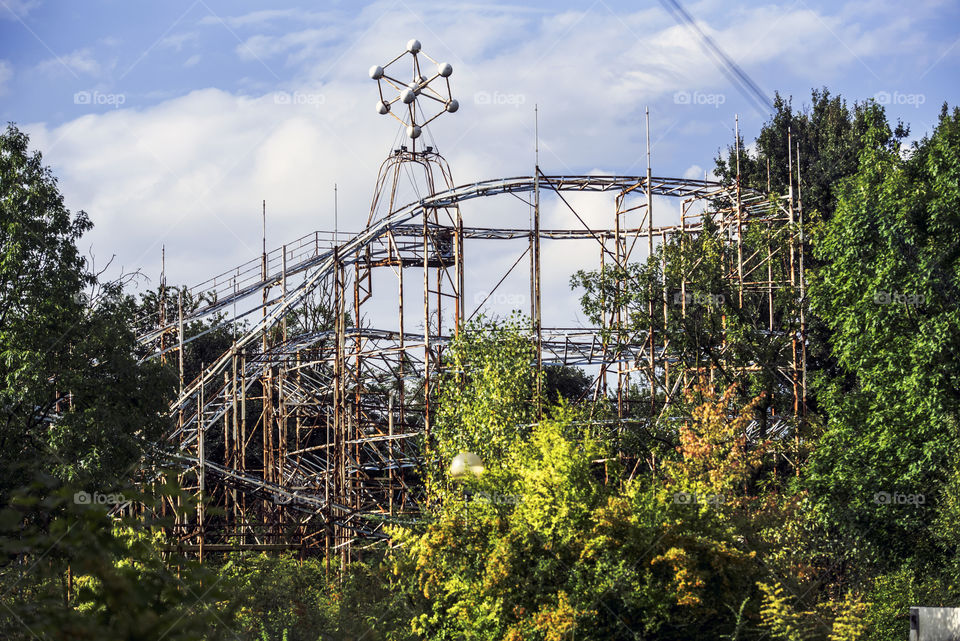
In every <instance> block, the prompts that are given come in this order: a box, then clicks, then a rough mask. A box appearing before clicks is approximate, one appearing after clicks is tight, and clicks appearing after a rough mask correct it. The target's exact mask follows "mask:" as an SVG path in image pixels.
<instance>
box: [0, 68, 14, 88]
mask: <svg viewBox="0 0 960 641" xmlns="http://www.w3.org/2000/svg"><path fill="white" fill-rule="evenodd" d="M11 78H13V65H12V64H10V63H9V62H7V61H6V60H0V96H2V95H3V94H5V93H7V83H8V82H10V79H11Z"/></svg>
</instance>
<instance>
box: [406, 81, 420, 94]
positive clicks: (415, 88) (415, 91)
mask: <svg viewBox="0 0 960 641" xmlns="http://www.w3.org/2000/svg"><path fill="white" fill-rule="evenodd" d="M407 89H409V90H410V91H412V92H413V95H415V96H419V95H420V89H422V87H421V86H420V84H419V83H418V82H417V81H416V80H414V81H413V82H409V83H407Z"/></svg>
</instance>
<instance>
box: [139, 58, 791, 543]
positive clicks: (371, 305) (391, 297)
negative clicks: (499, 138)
mask: <svg viewBox="0 0 960 641" xmlns="http://www.w3.org/2000/svg"><path fill="white" fill-rule="evenodd" d="M412 45H413V43H411V45H408V50H409V49H411V48H415V49H416V50H417V52H419V43H416V46H415V47H413V46H412ZM414 53H416V52H414ZM440 68H441V70H443V71H445V68H443V67H442V66H441V67H440ZM378 73H381V74H383V70H382V68H380V71H379V72H378ZM374 75H375V69H371V76H374ZM438 75H439V76H441V77H442V78H444V79H447V78H448V76H449V73H448V74H447V75H445V76H444V75H442V74H440V73H439V72H438ZM434 78H436V76H435V77H434ZM448 87H449V84H448ZM381 94H382V92H381ZM448 99H450V98H448ZM382 100H383V99H382ZM450 100H452V99H450ZM455 110H456V109H453V111H455ZM447 111H451V110H450V109H449V108H448V109H447ZM410 112H411V113H413V108H411V110H410ZM404 126H406V127H407V128H408V130H409V131H410V132H411V133H412V132H413V130H412V129H410V127H412V126H413V125H411V124H409V123H407V122H405V123H404ZM417 126H418V127H419V125H417ZM416 131H417V137H419V135H420V130H419V129H417V130H416ZM411 138H414V139H415V137H414V136H412V135H411ZM647 144H648V165H649V138H648V142H647ZM794 166H795V165H791V167H790V168H789V171H790V172H791V189H790V192H789V193H788V194H786V195H783V196H772V195H769V194H765V193H761V192H758V191H755V190H752V189H748V188H745V187H743V186H741V184H740V180H739V177H738V178H737V179H736V180H735V181H734V182H733V184H722V183H720V182H716V181H709V180H693V179H681V178H666V177H655V176H653V175H652V171H651V169H650V168H649V167H648V169H647V172H646V174H645V175H635V176H614V175H579V176H578V175H551V174H545V173H543V172H542V171H541V169H540V167H539V166H536V167H534V171H533V172H532V173H531V175H528V176H515V177H511V178H497V179H493V180H486V181H481V182H475V183H470V184H466V185H455V184H454V181H453V178H452V175H451V172H450V169H449V167H448V166H447V163H446V161H445V160H444V159H443V157H442V156H441V155H440V154H439V153H438V152H437V151H436V150H434V149H433V148H432V147H421V148H420V149H418V148H417V147H416V146H413V145H412V146H411V149H409V150H408V149H407V148H406V147H400V148H399V149H396V150H394V151H393V152H392V153H391V154H390V155H389V157H388V158H387V159H386V161H385V162H384V163H383V165H382V167H381V169H380V173H379V176H378V177H377V181H376V189H375V193H374V197H373V201H372V204H371V208H370V212H369V214H368V217H367V224H366V226H365V228H364V229H363V230H362V231H360V232H359V233H355V234H351V235H349V237H348V238H346V239H345V240H343V241H342V242H341V241H340V239H339V238H338V237H337V236H335V235H334V234H331V233H329V232H324V231H315V232H312V233H310V234H307V235H305V236H303V237H301V238H298V239H296V240H294V241H293V242H290V243H287V244H285V245H283V246H282V247H280V248H277V249H274V250H272V251H266V248H264V251H263V253H262V255H261V256H259V257H258V258H255V259H253V260H251V261H249V262H247V263H244V264H242V265H240V266H238V267H236V268H235V269H231V270H229V271H226V272H224V273H222V274H219V275H217V276H215V277H213V278H211V279H208V280H206V281H204V282H203V283H200V284H199V285H197V286H195V287H192V288H190V289H189V290H188V294H189V295H190V297H191V298H192V300H194V301H201V302H200V304H199V306H197V307H196V308H195V309H190V310H185V309H184V306H183V304H182V302H181V303H180V304H178V313H177V317H176V318H173V319H171V318H169V317H168V316H169V315H168V314H166V312H164V311H163V310H164V309H165V307H166V305H165V304H162V305H161V311H160V313H159V314H157V315H155V316H153V317H152V318H151V319H145V320H144V328H143V331H142V332H141V335H140V341H141V344H143V345H145V346H148V347H150V348H151V349H152V350H153V352H154V354H155V355H158V356H162V357H163V358H167V359H174V358H177V359H178V360H179V369H180V372H181V386H180V389H181V391H180V394H179V396H178V398H177V399H176V400H175V401H174V402H173V404H172V407H171V417H172V421H171V423H172V428H171V430H170V432H169V434H168V436H167V439H166V441H165V443H164V447H166V448H167V451H168V453H169V456H170V458H171V460H173V461H175V462H176V463H177V464H178V465H180V466H181V469H182V473H181V475H180V479H181V483H182V487H183V488H184V489H185V490H187V491H189V492H195V493H196V494H197V496H198V498H199V499H200V502H199V507H198V508H196V509H191V510H187V509H186V508H185V507H184V506H183V505H179V504H178V501H177V500H176V499H168V500H167V502H166V503H165V505H164V510H168V511H169V512H170V513H172V514H175V515H176V526H175V528H174V530H175V532H174V534H175V536H176V540H177V541H178V542H179V546H180V547H182V548H183V549H184V550H188V551H195V552H197V553H199V555H200V556H201V558H202V557H203V555H204V554H205V553H210V552H219V551H228V550H237V549H258V550H271V549H294V550H297V549H298V550H302V551H311V552H314V553H323V554H324V555H325V557H326V559H327V560H328V562H329V561H330V559H332V558H336V557H337V556H338V555H339V556H340V559H341V561H342V562H346V561H348V560H349V559H351V558H352V557H353V556H354V555H356V554H358V553H359V551H360V550H362V549H363V548H364V547H365V546H367V545H371V544H375V542H376V541H377V540H382V539H385V538H387V535H386V534H385V532H384V526H385V525H387V524H389V523H403V522H408V521H409V520H410V519H415V518H416V517H417V515H418V514H419V513H420V511H421V507H422V503H423V499H424V495H423V490H422V486H421V484H420V479H421V476H422V475H421V471H422V466H423V465H424V463H425V461H426V459H427V457H428V456H429V444H430V433H431V426H432V423H433V421H434V414H435V412H434V408H432V407H431V403H432V402H433V401H434V400H435V395H434V392H435V389H436V386H437V381H438V375H439V374H440V372H441V370H442V367H443V353H444V350H445V349H446V347H447V345H448V344H449V343H450V341H451V339H452V338H453V337H454V336H455V335H456V332H457V331H459V329H460V328H461V327H462V324H463V323H464V322H465V321H466V320H468V319H470V318H471V317H473V316H474V315H475V314H476V313H477V310H478V309H480V308H482V307H483V305H484V302H485V301H480V303H479V304H478V305H476V309H474V308H472V306H471V305H468V304H467V302H468V301H467V299H466V297H465V295H464V292H465V291H466V290H465V289H464V287H465V280H467V279H469V280H470V282H469V284H470V285H471V286H472V287H476V288H477V289H480V290H482V291H485V292H488V294H487V297H488V298H489V296H490V295H491V294H493V293H494V292H496V291H498V288H499V287H501V286H503V285H502V284H503V283H504V279H505V278H506V274H494V273H486V272H484V273H482V274H478V273H476V272H469V271H467V270H465V268H464V266H465V262H466V260H467V255H466V254H465V251H464V246H465V243H467V244H469V245H470V246H471V247H473V246H476V247H478V249H477V250H476V251H475V252H472V253H473V254H474V255H475V256H478V255H483V250H481V249H479V247H480V246H482V243H484V242H486V241H501V242H510V243H512V245H511V246H515V248H516V251H515V254H514V255H516V256H517V259H516V262H514V263H513V265H512V266H511V268H510V272H514V268H516V267H517V266H518V265H520V264H521V262H522V261H523V259H524V258H527V260H528V267H529V269H527V270H523V269H521V270H519V271H516V272H515V273H516V274H520V275H522V276H524V277H525V279H527V280H528V283H527V285H528V286H529V292H530V301H529V309H527V310H524V311H525V312H527V313H528V314H529V316H530V320H531V335H532V340H533V341H535V345H536V354H537V360H536V363H535V367H537V368H540V369H541V370H542V368H544V367H549V366H555V365H565V366H580V367H585V368H587V369H588V370H589V371H590V372H591V373H593V372H595V374H594V382H595V385H594V388H593V389H594V391H595V395H596V396H598V397H599V396H606V397H607V398H611V399H612V400H614V401H615V404H616V407H617V412H618V413H619V416H620V417H621V418H623V417H625V416H627V415H628V414H630V411H631V408H630V406H629V405H630V401H629V399H628V396H629V390H630V389H631V385H634V386H637V385H639V387H640V388H641V389H644V390H647V391H648V393H649V395H650V400H649V407H650V415H651V416H650V420H656V418H657V416H658V415H662V414H663V413H664V411H665V409H666V408H667V407H669V405H670V404H671V403H672V402H673V400H674V399H675V398H677V397H678V395H679V394H681V393H682V392H683V391H684V390H685V389H687V388H689V387H690V386H691V385H693V384H694V382H695V381H696V379H697V377H698V376H701V375H702V374H703V373H704V372H709V371H710V369H711V367H712V365H709V364H704V363H703V362H699V361H698V360H691V359H690V357H689V355H688V354H683V353H678V352H677V351H675V350H674V349H673V347H672V346H671V344H670V343H669V341H666V340H663V338H662V337H661V336H659V335H658V333H657V330H656V329H655V326H654V323H653V321H652V320H651V323H650V326H649V329H648V331H645V332H641V333H639V334H637V335H635V336H633V337H631V340H630V341H629V342H626V343H624V342H622V341H621V342H618V343H617V344H612V343H611V342H610V341H609V339H608V338H605V337H608V336H609V333H608V332H605V331H604V330H605V329H607V328H609V327H610V326H616V325H617V324H618V323H622V322H623V321H624V319H623V317H622V314H623V313H624V312H623V310H621V309H613V310H611V311H610V313H609V314H607V315H606V317H605V320H604V326H605V327H583V326H581V327H550V326H544V324H543V312H542V308H541V305H542V301H541V298H542V288H543V281H542V278H541V275H542V274H541V269H542V265H541V263H542V251H541V249H542V245H543V244H546V243H578V244H581V245H583V244H586V245H587V246H591V247H594V248H596V250H597V255H598V257H599V262H598V264H596V265H595V267H596V268H600V269H609V268H611V267H621V268H623V267H626V266H627V265H628V264H629V263H631V262H633V263H636V262H638V261H643V260H647V259H648V258H650V257H653V256H657V255H658V254H657V250H658V248H661V247H663V246H664V244H665V243H670V242H678V243H681V244H682V243H683V242H687V241H689V240H690V239H695V238H697V237H698V236H699V235H701V234H704V233H708V232H709V233H711V234H713V235H714V236H715V237H716V238H717V239H718V240H719V242H721V243H722V244H723V245H724V246H725V247H727V248H728V249H729V250H730V251H729V254H730V255H731V256H735V257H736V258H735V260H732V261H730V262H731V263H732V264H726V265H724V266H723V274H724V278H725V279H727V281H728V283H730V284H731V286H732V287H733V288H734V289H735V290H736V291H737V292H738V293H739V301H738V302H739V304H740V305H741V306H743V304H744V299H745V297H746V298H751V297H752V298H753V299H756V300H760V301H766V308H765V309H767V310H768V312H769V331H770V332H777V331H789V332H791V335H792V338H791V343H792V351H791V353H790V354H789V356H788V357H786V358H784V360H783V362H782V363H779V364H778V365H777V371H778V372H779V373H780V374H781V375H782V377H783V380H784V381H787V385H788V387H789V388H790V389H791V393H792V394H793V398H794V406H793V413H794V414H795V415H802V414H803V412H804V408H805V406H806V376H805V372H806V350H805V347H804V345H805V333H806V327H805V320H804V319H803V317H802V315H801V318H800V319H799V322H800V325H799V329H797V330H794V329H792V327H793V325H794V323H793V322H792V319H791V322H790V323H788V324H789V325H790V327H791V329H783V328H781V327H780V325H781V324H783V323H784V322H785V321H783V319H779V318H775V314H774V297H775V296H776V295H778V294H780V293H781V292H788V293H789V294H790V295H791V296H793V297H795V298H798V299H802V297H803V296H804V295H805V283H804V271H803V238H802V207H801V205H800V198H799V196H800V195H799V188H798V189H797V190H794V189H793V187H792V185H793V184H794V182H795V180H796V178H797V177H795V176H794V174H793V171H794ZM411 177H412V178H411ZM405 180H414V181H415V182H416V185H415V187H416V189H417V191H418V193H419V194H420V197H419V198H418V199H416V200H415V201H414V202H409V203H400V202H397V199H398V186H399V185H401V183H402V182H403V181H405ZM571 194H596V195H598V197H602V198H605V199H609V198H611V197H612V198H613V201H614V203H615V207H614V211H612V212H611V214H612V215H611V216H610V220H609V223H608V224H607V225H604V226H596V225H588V224H587V223H586V222H584V221H585V220H587V218H586V217H585V216H584V215H583V214H582V213H581V212H580V211H578V209H577V208H576V207H574V206H573V204H572V202H571V200H572V199H571V198H570V196H571ZM504 196H506V197H507V198H506V199H504V198H503V197H504ZM495 198H500V199H501V200H509V201H511V202H513V203H516V201H517V200H519V201H520V205H519V206H520V207H523V208H524V210H525V211H528V212H529V213H530V224H529V226H528V227H526V228H490V227H480V226H470V225H465V222H464V215H463V214H462V212H461V207H462V206H464V207H465V206H466V204H467V203H469V202H470V201H475V200H476V199H495ZM548 198H549V199H551V201H552V202H553V204H557V205H561V206H562V207H563V209H564V211H565V212H569V213H572V214H573V215H574V217H575V218H576V219H577V220H578V221H579V222H580V223H581V224H580V225H578V226H577V227H575V228H567V229H557V228H551V227H549V226H546V225H544V226H541V222H542V218H541V209H542V207H541V202H542V201H544V200H545V199H548ZM671 202H672V204H670V203H671ZM655 204H657V205H658V207H657V212H658V217H659V219H658V217H655V216H654V212H653V210H654V205H655ZM677 204H678V205H679V207H677ZM664 205H669V206H664ZM661 212H662V213H661ZM678 212H679V216H677V213H678ZM672 219H678V220H672ZM467 220H468V221H469V217H468V218H467ZM751 229H760V230H763V232H764V233H765V234H766V236H765V237H766V238H770V239H776V244H774V243H772V242H771V243H768V244H767V249H766V250H765V251H759V250H755V249H753V250H752V251H749V252H748V251H745V249H744V247H745V244H744V239H745V238H747V236H748V234H749V232H750V230H751ZM340 235H342V233H341V234H340ZM751 248H753V245H751ZM659 255H660V256H662V260H663V261H664V265H663V268H664V271H666V268H667V267H668V265H667V264H666V261H667V255H668V254H667V253H666V252H660V254H659ZM682 267H683V266H681V268H682ZM510 272H508V273H510ZM522 272H526V273H525V274H523V273H522ZM479 280H483V281H484V282H476V281H479ZM391 281H392V283H393V284H392V285H387V284H385V283H389V282H391ZM684 282H686V281H684ZM618 286H622V287H626V286H627V284H626V283H621V284H620V285H618ZM684 287H685V285H682V286H681V292H680V294H681V298H680V299H679V300H680V306H681V313H686V307H685V305H686V301H687V297H686V291H684ZM670 294H671V293H670V292H667V291H666V290H664V292H663V293H662V296H660V297H659V298H662V306H663V317H664V318H666V316H667V312H668V308H669V306H670V305H671V304H673V303H672V302H671V298H670ZM650 301H651V302H650V303H649V306H650V308H649V314H650V318H651V319H653V318H654V317H655V315H656V314H658V313H659V312H658V311H657V310H656V309H655V306H654V302H653V301H654V297H651V298H650ZM474 302H476V301H474ZM573 305H575V301H573V300H571V306H573ZM385 310H396V311H395V312H392V311H391V314H392V320H390V319H388V315H387V313H386V311H385ZM413 318H417V319H418V320H417V321H416V322H412V320H411V319H413ZM201 320H202V321H207V322H211V321H212V322H214V323H215V324H219V325H221V326H224V327H232V328H235V329H236V330H237V333H236V337H235V339H234V340H233V343H232V345H231V346H230V347H229V349H227V350H226V351H225V352H224V353H223V354H221V355H220V356H219V357H218V358H216V359H215V360H214V361H213V362H211V363H209V364H206V365H205V366H204V367H203V369H202V372H201V373H200V374H199V375H198V376H197V377H196V378H194V379H193V380H190V381H187V380H184V379H183V371H184V366H183V359H184V352H185V347H186V346H187V345H189V344H190V342H192V341H195V340H199V339H200V338H201V337H202V334H199V335H193V336H186V335H185V329H184V328H185V326H187V325H189V324H190V323H194V322H195V321H201ZM741 365H742V366H743V367H744V368H746V369H749V367H750V364H741ZM211 507H215V508H217V509H216V510H212V509H211Z"/></svg>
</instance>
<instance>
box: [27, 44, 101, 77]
mask: <svg viewBox="0 0 960 641" xmlns="http://www.w3.org/2000/svg"><path fill="white" fill-rule="evenodd" d="M111 66H112V65H111ZM37 69H38V71H41V72H54V73H56V72H60V71H62V70H67V71H69V72H70V73H72V74H73V75H79V74H85V75H90V76H98V75H100V73H101V72H102V71H103V70H104V66H103V65H101V63H100V62H98V61H97V59H96V58H94V56H93V51H92V50H91V49H89V48H84V49H78V50H76V51H73V52H71V53H68V54H66V55H63V56H57V57H55V58H49V59H47V60H44V61H43V62H41V63H40V64H39V65H38V66H37Z"/></svg>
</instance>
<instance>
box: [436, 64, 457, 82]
mask: <svg viewBox="0 0 960 641" xmlns="http://www.w3.org/2000/svg"><path fill="white" fill-rule="evenodd" d="M437 73H439V74H440V75H441V76H443V77H444V78H449V77H450V74H452V73H453V67H451V66H450V63H449V62H441V63H440V64H438V65H437Z"/></svg>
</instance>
